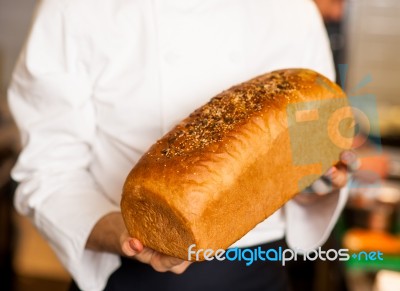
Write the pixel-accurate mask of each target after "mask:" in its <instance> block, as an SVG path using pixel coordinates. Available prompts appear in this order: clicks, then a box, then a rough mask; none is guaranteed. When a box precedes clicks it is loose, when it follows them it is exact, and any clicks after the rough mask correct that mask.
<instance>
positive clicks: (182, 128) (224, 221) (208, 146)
mask: <svg viewBox="0 0 400 291" xmlns="http://www.w3.org/2000/svg"><path fill="white" fill-rule="evenodd" d="M328 99H332V100H339V99H340V100H343V102H345V103H344V104H347V101H346V98H345V95H344V93H343V92H342V90H341V89H340V88H339V87H338V86H337V85H336V84H334V83H332V82H330V81H329V80H328V79H326V78H325V77H323V76H321V75H319V74H318V73H316V72H313V71H310V70H305V69H288V70H280V71H275V72H272V73H269V74H265V75H262V76H259V77H256V78H254V79H252V80H250V81H248V82H245V83H242V84H240V85H237V86H234V87H232V88H230V89H229V90H226V91H224V92H222V93H220V94H219V95H217V96H216V97H214V98H213V99H211V101H210V102H209V103H207V104H206V105H204V106H202V107H201V108H199V109H197V110H196V111H195V112H194V113H193V114H191V115H190V116H189V117H188V118H186V119H185V120H183V121H182V122H181V123H180V124H178V125H177V126H176V127H175V128H174V129H173V130H171V131H170V132H169V133H167V134H166V135H165V136H164V137H163V138H162V139H160V140H159V141H157V143H155V144H154V145H153V146H152V147H151V148H150V150H149V151H148V152H147V153H146V154H145V155H144V156H143V157H142V158H141V159H140V161H139V162H138V163H137V164H136V166H135V167H134V168H133V169H132V171H131V173H130V174H129V176H128V178H127V180H126V182H125V185H124V189H123V196H122V202H121V209H122V214H123V217H124V220H125V223H126V226H127V229H128V231H129V233H130V235H131V236H133V237H136V238H138V239H140V240H142V242H143V243H144V244H145V245H147V246H149V247H151V248H153V249H156V250H158V251H161V252H163V253H166V254H169V255H172V256H176V257H180V258H183V259H187V248H188V247H189V246H190V245H191V244H196V246H197V248H198V249H199V248H203V249H204V248H211V249H214V250H216V249H219V248H227V247H229V246H230V245H231V244H232V243H234V242H235V241H236V240H238V239H239V238H240V237H242V236H243V235H244V234H246V233H247V232H248V231H249V230H251V229H252V228H253V227H254V226H255V225H256V224H257V223H259V222H261V221H262V220H264V219H265V218H266V217H268V216H269V215H271V214H272V213H273V212H275V211H276V210H277V209H279V208H280V207H281V206H282V205H283V204H284V203H285V202H286V201H288V200H289V199H291V198H292V197H293V196H294V195H295V194H296V193H297V192H299V191H300V190H302V189H303V188H304V187H305V186H307V185H309V184H310V183H311V182H312V181H313V180H315V178H316V177H317V176H319V175H321V174H322V173H323V172H324V171H326V170H327V169H328V167H329V166H331V165H332V164H334V163H336V162H337V159H338V155H339V152H340V151H342V150H343V149H346V148H349V147H350V145H351V137H350V138H348V139H342V140H341V142H342V143H341V145H340V147H338V146H337V143H336V144H335V143H332V142H330V141H329V138H332V136H335V134H336V135H337V133H336V131H334V129H333V127H334V126H336V125H337V124H335V123H334V122H333V123H332V122H331V123H328V124H330V125H329V126H330V127H332V128H326V130H322V131H321V129H318V128H315V127H311V128H312V129H313V132H309V134H310V135H312V136H314V138H313V139H312V140H313V143H312V146H313V147H314V148H315V149H317V150H315V151H313V153H312V156H310V157H309V162H308V163H304V161H303V162H301V161H300V160H301V159H300V160H299V159H298V157H302V158H303V156H306V157H307V155H310V153H309V152H310V151H307V149H305V148H302V143H301V142H300V143H299V142H296V143H295V144H294V143H293V142H294V141H293V132H292V133H291V131H290V129H291V128H293V127H291V125H290V123H291V122H292V119H291V118H288V116H289V115H290V114H292V113H293V112H294V111H296V110H297V109H301V108H302V107H301V106H300V105H299V106H298V105H297V104H302V103H303V104H304V102H311V103H312V102H314V103H312V104H313V106H314V107H315V106H317V107H316V108H317V109H318V110H319V114H322V115H330V114H332V113H333V112H338V110H337V105H331V104H330V103H329V102H328V103H326V102H325V103H324V102H322V101H321V100H328ZM315 102H317V103H318V104H315ZM311 103H310V104H311ZM292 105H293V106H294V107H293V106H292ZM306 108H307V106H306ZM299 112H305V116H306V118H307V114H308V113H307V112H308V111H307V110H299ZM309 112H311V113H312V112H313V111H312V110H311V111H309ZM345 112H348V111H345V110H344V111H343V112H342V111H340V112H339V113H338V114H336V115H337V117H339V119H340V117H342V118H343V115H344V114H345ZM294 113H296V114H297V112H294ZM300 117H301V116H300ZM300 117H299V118H300ZM320 117H321V116H320ZM313 118H315V116H314V117H313ZM335 120H336V119H335ZM335 120H334V121H335ZM336 121H338V120H336ZM339 121H340V120H339ZM347 124H348V123H347ZM345 131H346V133H345V135H348V136H351V135H352V129H351V128H349V126H347V128H346V129H345ZM331 132H333V134H331ZM295 135H296V134H295ZM297 138H299V137H297ZM300 138H301V139H302V140H303V141H304V140H305V139H307V138H308V137H307V136H301V137H300ZM336 138H340V137H337V136H336ZM305 144H306V143H305ZM294 153H295V154H296V156H294ZM299 161H300V162H299ZM321 161H323V162H321ZM305 178H307V179H305Z"/></svg>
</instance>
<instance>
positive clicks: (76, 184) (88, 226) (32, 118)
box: [8, 0, 119, 290]
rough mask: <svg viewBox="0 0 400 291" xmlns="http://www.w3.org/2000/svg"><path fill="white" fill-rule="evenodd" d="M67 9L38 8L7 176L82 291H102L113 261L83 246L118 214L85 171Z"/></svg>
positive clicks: (23, 63)
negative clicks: (14, 155)
mask: <svg viewBox="0 0 400 291" xmlns="http://www.w3.org/2000/svg"><path fill="white" fill-rule="evenodd" d="M65 3H68V1H58V0H57V1H54V0H52V1H42V2H41V3H40V6H39V8H38V10H37V13H36V17H35V20H34V23H33V26H32V29H31V33H30V36H29V38H28V41H27V43H26V45H25V48H24V50H23V52H22V54H21V56H20V59H19V61H18V63H17V66H16V68H15V71H14V75H13V79H12V82H11V85H10V88H9V92H8V98H9V105H10V109H11V111H12V113H13V116H14V118H15V120H16V123H17V125H18V127H19V129H20V132H21V140H22V152H21V154H20V156H19V159H18V162H17V164H16V165H15V167H14V169H13V171H12V177H13V179H15V180H16V181H17V182H18V183H19V186H18V188H17V191H16V196H15V206H16V208H17V210H18V211H19V212H20V213H22V214H23V215H27V216H28V217H30V218H31V219H32V221H33V222H34V224H35V225H36V227H37V228H38V229H39V230H40V232H41V233H42V235H43V236H44V237H45V238H46V239H47V240H48V241H49V243H50V244H51V246H52V248H53V249H54V251H55V252H56V254H57V256H58V257H59V259H60V260H61V261H62V263H63V264H64V266H65V267H66V268H67V269H68V270H69V272H70V273H71V275H72V276H73V278H74V279H75V280H76V281H77V283H78V285H79V286H80V288H82V289H84V290H101V289H103V288H104V285H105V283H106V280H107V278H108V276H109V275H110V274H111V273H112V272H113V271H114V270H115V269H116V268H117V267H118V266H119V258H118V257H117V256H116V255H112V254H106V253H100V252H92V251H88V250H85V244H86V240H87V238H88V235H89V234H90V232H91V230H92V228H93V226H94V225H95V223H96V222H97V221H98V220H99V219H100V218H101V217H102V216H104V215H105V214H107V213H110V212H113V211H119V207H118V206H117V205H115V204H113V203H112V202H111V201H110V200H109V199H107V198H106V196H105V195H104V193H102V191H101V189H100V188H99V187H98V185H97V183H96V182H95V181H94V179H93V177H92V175H91V173H90V171H89V170H88V169H89V165H90V163H91V161H92V155H93V154H92V144H93V141H94V139H95V138H96V117H95V112H94V108H93V104H92V100H91V94H92V86H91V83H92V82H91V81H90V77H89V74H88V72H87V70H86V68H87V66H86V65H87V61H88V60H87V59H85V57H86V56H85V55H84V54H83V53H82V52H81V47H78V45H77V41H76V40H74V37H76V35H75V34H74V32H73V29H72V27H71V24H70V23H69V22H68V21H66V18H67V17H66V15H65V13H64V12H65V9H64V8H65V7H63V6H64V5H66V4H65ZM79 45H80V46H81V45H83V44H82V42H79Z"/></svg>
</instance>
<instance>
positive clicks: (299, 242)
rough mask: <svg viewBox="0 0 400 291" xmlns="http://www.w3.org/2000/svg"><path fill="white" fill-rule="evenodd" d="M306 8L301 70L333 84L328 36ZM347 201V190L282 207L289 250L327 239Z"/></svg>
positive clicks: (314, 12)
mask: <svg viewBox="0 0 400 291" xmlns="http://www.w3.org/2000/svg"><path fill="white" fill-rule="evenodd" d="M304 2H306V4H307V5H309V7H308V8H309V11H308V12H309V13H308V16H309V18H308V20H309V22H308V23H309V25H308V26H309V27H308V28H306V29H307V31H309V33H308V35H307V39H305V40H304V42H303V44H304V52H305V54H304V59H303V61H304V67H306V68H310V69H313V70H315V71H317V72H319V73H321V74H323V75H325V76H326V77H328V78H329V79H331V80H332V81H335V70H334V65H333V58H332V53H331V50H330V45H329V40H328V37H327V33H326V30H325V27H324V24H323V21H322V17H321V16H320V14H319V12H318V10H317V8H316V6H315V3H313V2H312V1H304ZM347 198H348V187H345V188H343V189H341V190H340V191H336V192H334V193H329V194H327V195H325V196H321V197H320V198H319V199H318V200H317V201H316V202H314V203H311V204H309V205H304V204H301V203H298V202H296V200H294V199H292V200H291V201H289V202H288V203H286V204H285V206H284V213H285V218H286V241H287V243H288V245H289V247H291V248H297V249H301V250H308V249H314V248H317V247H318V246H321V245H322V244H324V243H325V241H326V240H327V239H328V237H329V234H330V232H331V231H332V229H333V227H334V226H335V224H336V221H337V219H338V218H339V215H340V213H341V211H342V210H343V208H344V206H345V204H346V201H347Z"/></svg>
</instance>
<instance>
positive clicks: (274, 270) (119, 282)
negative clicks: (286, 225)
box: [70, 240, 289, 291]
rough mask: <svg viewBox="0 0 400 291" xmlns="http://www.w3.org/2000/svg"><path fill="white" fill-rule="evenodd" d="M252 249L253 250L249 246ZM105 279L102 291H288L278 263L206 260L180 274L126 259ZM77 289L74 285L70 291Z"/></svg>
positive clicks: (279, 243)
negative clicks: (104, 286)
mask: <svg viewBox="0 0 400 291" xmlns="http://www.w3.org/2000/svg"><path fill="white" fill-rule="evenodd" d="M279 246H281V247H282V248H285V247H286V245H285V242H284V241H283V240H279V241H276V242H272V243H267V244H263V245H261V248H262V249H263V250H266V249H269V248H275V249H278V247H279ZM252 248H255V247H252ZM121 260H122V264H121V267H120V268H119V269H117V270H116V271H115V272H114V273H113V274H112V275H111V276H110V278H109V279H108V282H107V286H106V288H105V291H186V290H187V291H200V290H201V291H203V290H205V291H242V290H243V291H266V290H268V291H287V290H289V287H288V279H287V273H286V269H285V268H286V267H282V266H281V262H279V261H278V262H271V261H260V260H258V261H254V262H253V264H251V265H250V266H246V263H245V262H244V261H228V260H224V261H216V260H213V261H208V262H198V263H193V264H191V265H190V266H189V268H188V269H187V270H186V271H185V272H184V273H183V274H181V275H176V274H173V273H171V272H165V273H160V272H156V271H154V270H153V269H152V267H150V266H148V265H146V264H142V263H140V262H138V261H136V260H133V259H129V258H121ZM77 290H79V288H78V287H77V286H76V284H75V283H74V282H73V283H72V285H71V287H70V291H77Z"/></svg>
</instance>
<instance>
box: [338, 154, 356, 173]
mask: <svg viewBox="0 0 400 291" xmlns="http://www.w3.org/2000/svg"><path fill="white" fill-rule="evenodd" d="M340 162H341V163H342V164H344V165H346V166H347V168H348V169H349V170H350V171H351V172H353V171H355V170H357V169H358V168H359V167H360V160H359V159H358V158H357V155H356V154H355V153H354V152H353V151H344V152H342V153H341V154H340Z"/></svg>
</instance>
